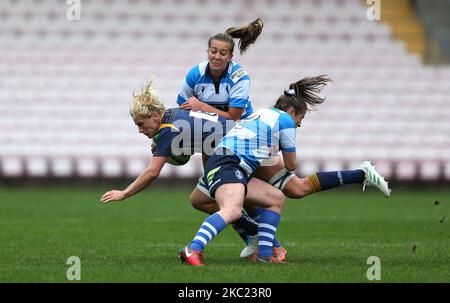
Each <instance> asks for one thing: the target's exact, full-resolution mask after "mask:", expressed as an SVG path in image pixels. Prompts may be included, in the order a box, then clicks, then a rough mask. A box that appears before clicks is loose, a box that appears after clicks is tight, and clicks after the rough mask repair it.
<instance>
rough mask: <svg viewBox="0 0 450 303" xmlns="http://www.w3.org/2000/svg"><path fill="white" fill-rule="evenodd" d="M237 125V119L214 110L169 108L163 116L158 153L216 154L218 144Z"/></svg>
mask: <svg viewBox="0 0 450 303" xmlns="http://www.w3.org/2000/svg"><path fill="white" fill-rule="evenodd" d="M233 126H234V122H233V121H231V120H227V119H225V118H223V117H221V116H219V115H217V114H214V113H206V112H201V111H191V110H185V109H181V108H170V109H167V110H166V111H165V113H164V115H163V116H162V119H161V126H160V129H159V132H158V133H157V134H156V135H155V136H154V141H155V140H156V139H157V144H156V147H155V151H154V152H153V155H154V156H163V157H169V156H171V155H182V154H183V155H193V154H194V153H201V152H204V153H206V154H212V152H213V150H214V148H215V147H216V145H217V144H218V142H219V141H220V139H222V137H223V136H224V135H225V134H226V132H227V131H228V130H229V129H231V128H232V127H233Z"/></svg>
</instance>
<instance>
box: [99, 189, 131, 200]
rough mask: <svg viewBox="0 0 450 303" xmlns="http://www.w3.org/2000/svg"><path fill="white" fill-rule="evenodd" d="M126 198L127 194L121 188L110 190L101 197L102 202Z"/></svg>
mask: <svg viewBox="0 0 450 303" xmlns="http://www.w3.org/2000/svg"><path fill="white" fill-rule="evenodd" d="M124 198H125V194H124V192H123V191H121V190H110V191H108V192H106V193H104V194H103V196H102V197H101V198H100V202H102V203H108V202H112V201H120V200H123V199H124Z"/></svg>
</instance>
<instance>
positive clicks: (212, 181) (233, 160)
mask: <svg viewBox="0 0 450 303" xmlns="http://www.w3.org/2000/svg"><path fill="white" fill-rule="evenodd" d="M239 163H240V159H239V158H238V157H236V156H234V155H229V154H228V155H227V154H226V153H225V152H223V153H222V155H217V154H213V155H211V156H210V157H209V158H208V161H207V162H206V164H205V174H204V175H203V177H201V178H200V183H201V184H202V186H203V187H204V188H205V189H206V190H207V191H208V192H209V195H210V197H212V198H214V195H215V192H216V190H217V188H218V187H219V186H220V185H223V184H229V183H242V184H244V186H245V195H247V183H248V181H250V177H249V176H248V175H247V173H246V172H245V171H244V169H243V168H242V167H241V166H240V165H239Z"/></svg>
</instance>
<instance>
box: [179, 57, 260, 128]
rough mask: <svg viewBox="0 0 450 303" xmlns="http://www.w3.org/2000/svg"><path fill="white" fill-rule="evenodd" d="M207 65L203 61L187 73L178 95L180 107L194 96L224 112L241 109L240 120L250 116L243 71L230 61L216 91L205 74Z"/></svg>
mask: <svg viewBox="0 0 450 303" xmlns="http://www.w3.org/2000/svg"><path fill="white" fill-rule="evenodd" d="M208 63H209V62H208V61H204V62H202V63H200V64H198V65H196V66H195V67H193V68H192V69H191V70H190V71H189V72H188V73H187V75H186V77H185V78H184V81H183V84H182V86H181V89H180V92H179V94H178V98H177V103H178V104H179V105H181V104H183V103H184V102H186V100H188V99H189V98H190V97H193V96H194V97H196V98H197V99H199V100H200V101H202V102H205V103H207V104H209V105H211V106H214V107H217V108H219V109H221V110H225V111H228V107H238V108H243V109H244V112H243V113H242V116H241V119H243V118H246V117H248V116H249V115H251V114H252V113H253V108H252V105H251V102H250V97H249V91H250V77H249V76H248V75H247V72H246V71H245V69H244V68H243V67H242V66H240V65H239V64H238V63H236V62H234V61H231V62H230V63H229V64H228V69H225V71H224V74H223V75H222V77H221V78H220V84H219V86H218V87H217V88H218V90H216V87H215V85H214V81H213V79H212V78H211V76H210V75H209V73H208V72H207V67H208Z"/></svg>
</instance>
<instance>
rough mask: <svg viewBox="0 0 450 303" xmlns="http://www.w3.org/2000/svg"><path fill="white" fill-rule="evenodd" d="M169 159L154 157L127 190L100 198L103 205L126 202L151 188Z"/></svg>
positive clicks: (115, 191)
mask: <svg viewBox="0 0 450 303" xmlns="http://www.w3.org/2000/svg"><path fill="white" fill-rule="evenodd" d="M166 160H167V157H161V156H154V157H153V158H152V160H151V161H150V163H149V164H148V166H147V167H146V168H145V169H144V170H143V171H142V172H141V173H140V174H139V176H138V177H137V178H136V180H134V182H133V183H131V184H130V185H129V186H128V187H127V188H126V189H125V190H111V191H108V192H106V193H105V194H103V196H102V197H101V198H100V201H101V202H102V203H108V202H112V201H121V200H124V199H126V198H128V197H130V196H132V195H134V194H135V193H137V192H139V191H141V190H142V189H144V188H146V187H147V186H149V185H150V184H151V183H152V182H153V181H154V180H155V179H156V178H158V177H159V173H160V172H161V169H162V168H163V166H164V164H165V163H166Z"/></svg>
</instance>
